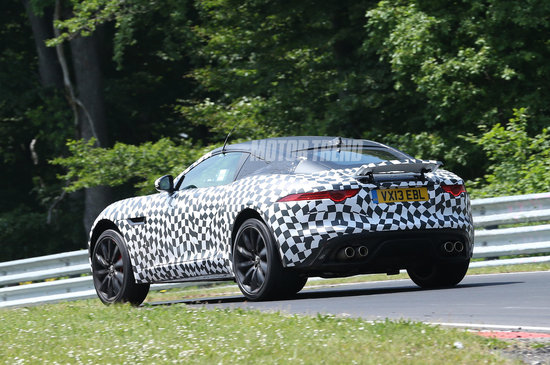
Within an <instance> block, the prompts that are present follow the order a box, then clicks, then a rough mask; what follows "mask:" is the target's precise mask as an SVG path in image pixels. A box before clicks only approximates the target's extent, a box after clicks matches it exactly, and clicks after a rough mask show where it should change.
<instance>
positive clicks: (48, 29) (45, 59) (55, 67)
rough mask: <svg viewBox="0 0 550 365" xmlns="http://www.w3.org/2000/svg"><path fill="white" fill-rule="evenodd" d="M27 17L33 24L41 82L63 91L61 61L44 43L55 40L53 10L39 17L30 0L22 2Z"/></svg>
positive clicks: (46, 9)
mask: <svg viewBox="0 0 550 365" xmlns="http://www.w3.org/2000/svg"><path fill="white" fill-rule="evenodd" d="M21 1H22V2H23V5H24V6H25V9H26V10H27V16H28V18H29V22H30V23H31V29H32V33H33V36H34V43H35V45H36V52H37V54H38V72H39V73H40V82H41V84H42V86H44V87H55V88H58V89H63V77H62V74H61V68H60V66H59V61H58V60H57V56H56V54H55V49H53V48H49V47H46V44H45V43H44V42H45V41H46V40H47V39H50V38H53V28H52V23H53V17H52V9H49V8H45V9H44V10H43V12H44V14H42V16H38V15H36V14H35V12H34V11H33V9H32V6H31V4H30V1H29V0H21Z"/></svg>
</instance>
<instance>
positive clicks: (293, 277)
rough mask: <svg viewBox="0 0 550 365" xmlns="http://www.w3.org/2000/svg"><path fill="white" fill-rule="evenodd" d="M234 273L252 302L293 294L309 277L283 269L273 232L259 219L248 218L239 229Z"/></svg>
mask: <svg viewBox="0 0 550 365" xmlns="http://www.w3.org/2000/svg"><path fill="white" fill-rule="evenodd" d="M233 272H234V273H235V281H236V282H237V285H238V286H239V289H240V290H241V292H242V293H243V295H244V296H245V297H246V298H247V299H248V300H252V301H258V300H266V299H275V298H281V297H287V296H291V295H294V294H296V293H297V292H298V291H300V290H301V289H302V288H303V287H304V285H305V283H306V281H307V277H303V276H300V275H298V274H297V273H295V272H293V271H290V270H286V269H285V268H283V265H282V263H281V260H280V258H279V253H278V251H277V248H276V245H275V239H274V238H273V235H272V234H271V233H270V232H269V229H268V228H267V226H266V225H265V223H263V222H262V221H260V220H259V219H256V218H250V219H247V220H246V221H245V222H244V223H243V224H242V225H241V226H240V227H239V230H238V231H237V235H236V236H235V243H234V246H233Z"/></svg>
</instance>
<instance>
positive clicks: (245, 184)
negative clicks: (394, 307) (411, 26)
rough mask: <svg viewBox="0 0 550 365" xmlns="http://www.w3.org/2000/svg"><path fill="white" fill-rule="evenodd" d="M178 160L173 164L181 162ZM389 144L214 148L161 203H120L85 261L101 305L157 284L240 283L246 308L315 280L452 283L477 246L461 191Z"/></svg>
mask: <svg viewBox="0 0 550 365" xmlns="http://www.w3.org/2000/svg"><path fill="white" fill-rule="evenodd" d="M174 158H177V156H175V157H174ZM440 165H441V163H440V162H437V161H423V160H417V159H414V158H412V157H411V156H408V155H407V154H405V153H403V152H400V151H398V150H396V149H394V148H391V147H388V146H386V145H383V144H380V143H376V142H372V141H367V140H354V139H345V138H340V137H337V138H332V137H290V138H273V139H265V140H259V141H250V142H246V143H239V144H234V145H228V146H224V147H221V148H217V149H215V150H213V151H212V152H210V153H208V154H206V155H205V156H203V157H202V158H200V159H199V160H198V161H197V162H195V163H194V164H192V165H191V166H189V167H188V168H187V169H186V170H185V171H183V172H182V173H181V174H180V175H179V176H177V177H176V178H173V177H172V176H169V175H166V176H163V177H161V178H159V179H158V180H157V181H156V183H155V187H156V189H157V190H158V191H159V193H158V194H154V195H149V196H141V197H136V198H130V199H126V200H122V201H119V202H116V203H114V204H112V205H110V206H108V207H107V208H105V210H104V211H103V212H102V213H101V214H100V215H99V217H98V218H97V219H96V221H95V223H94V225H93V227H92V231H91V233H90V241H89V252H90V261H91V265H92V271H93V278H94V284H95V288H96V291H97V294H98V296H99V298H100V299H101V300H102V301H103V302H104V303H107V304H109V303H115V302H130V303H133V304H139V303H141V302H142V301H143V300H144V299H145V297H146V295H147V293H148V290H149V284H150V283H160V282H179V281H192V280H235V281H236V282H237V284H238V285H239V288H240V289H241V291H242V293H243V294H244V296H245V297H246V298H248V299H250V300H262V299H266V298H278V297H286V296H290V295H294V294H296V293H297V292H298V291H300V290H301V289H302V288H303V286H304V285H305V283H306V281H307V278H308V277H311V276H321V277H341V276H349V275H356V274H365V273H387V274H397V273H398V272H399V270H400V269H406V270H407V271H408V273H409V276H410V277H411V279H412V280H413V281H414V282H415V283H416V284H417V285H419V286H420V287H424V288H430V287H439V286H453V285H456V284H457V283H459V282H460V281H461V280H462V278H463V277H464V275H465V273H466V271H467V269H468V265H469V262H470V257H471V256H472V249H473V243H474V242H473V227H472V217H471V212H470V201H469V198H468V194H467V192H466V190H465V188H464V182H463V181H462V180H461V179H460V178H459V177H458V176H456V175H455V174H453V173H451V172H448V171H445V170H442V169H438V168H439V167H440Z"/></svg>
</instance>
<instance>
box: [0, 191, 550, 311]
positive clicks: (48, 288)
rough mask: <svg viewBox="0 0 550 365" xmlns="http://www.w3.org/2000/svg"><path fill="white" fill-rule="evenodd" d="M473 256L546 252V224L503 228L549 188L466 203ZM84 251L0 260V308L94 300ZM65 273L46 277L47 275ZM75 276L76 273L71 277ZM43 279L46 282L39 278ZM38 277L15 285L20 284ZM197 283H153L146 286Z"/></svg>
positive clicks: (525, 214)
mask: <svg viewBox="0 0 550 365" xmlns="http://www.w3.org/2000/svg"><path fill="white" fill-rule="evenodd" d="M472 213H473V216H474V225H475V227H476V231H475V242H476V244H475V248H474V258H498V257H499V256H510V255H520V254H521V255H523V254H540V253H550V224H540V225H529V226H521V227H503V228H497V227H498V226H501V225H517V224H521V223H540V222H544V221H549V220H550V192H549V193H542V194H528V195H519V196H508V197H500V198H489V199H477V200H473V201H472ZM548 261H550V256H533V257H522V258H515V259H503V260H498V259H495V260H485V261H474V262H472V263H471V264H470V267H482V266H496V265H514V264H523V263H536V262H548ZM89 274H90V265H89V262H88V252H87V250H79V251H72V252H65V253H60V254H55V255H48V256H41V257H33V258H29V259H23V260H15V261H9V262H3V263H0V308H7V307H17V306H27V305H32V304H39V303H53V302H58V301H63V300H76V299H88V298H95V297H96V293H95V290H94V287H93V282H92V277H91V276H90V275H89ZM67 276H68V277H71V278H68V279H59V280H53V281H47V280H48V279H55V278H63V277H67ZM72 276H76V277H72ZM42 280H46V281H42ZM29 281H42V282H37V283H31V284H25V285H15V284H19V283H22V282H29ZM190 285H193V286H194V285H197V282H191V283H177V284H172V283H170V284H155V285H152V286H151V290H162V289H168V288H173V287H184V286H190Z"/></svg>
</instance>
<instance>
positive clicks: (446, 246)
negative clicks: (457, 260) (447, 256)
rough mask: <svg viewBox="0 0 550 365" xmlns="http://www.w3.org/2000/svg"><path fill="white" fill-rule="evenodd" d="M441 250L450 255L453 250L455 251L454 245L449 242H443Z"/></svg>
mask: <svg viewBox="0 0 550 365" xmlns="http://www.w3.org/2000/svg"><path fill="white" fill-rule="evenodd" d="M443 249H444V250H445V251H446V252H448V253H451V252H453V251H454V249H455V244H454V243H453V242H451V241H448V242H445V243H444V244H443Z"/></svg>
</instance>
